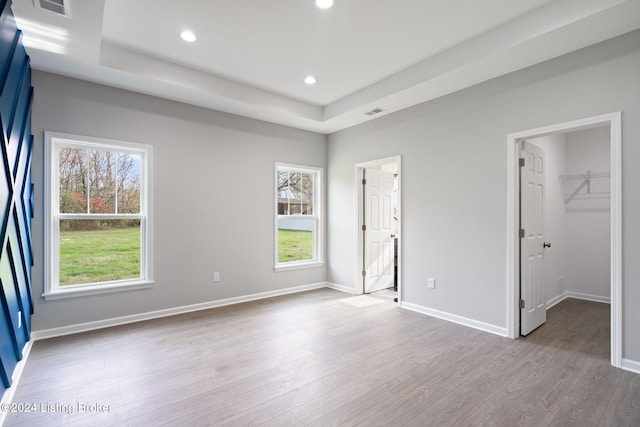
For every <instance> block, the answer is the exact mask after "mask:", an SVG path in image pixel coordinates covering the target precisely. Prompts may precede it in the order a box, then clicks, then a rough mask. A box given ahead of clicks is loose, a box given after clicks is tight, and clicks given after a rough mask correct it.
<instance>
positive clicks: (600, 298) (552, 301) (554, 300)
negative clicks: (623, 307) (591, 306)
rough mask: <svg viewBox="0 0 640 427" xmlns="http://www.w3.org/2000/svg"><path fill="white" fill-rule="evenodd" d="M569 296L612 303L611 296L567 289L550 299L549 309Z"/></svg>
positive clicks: (548, 302)
mask: <svg viewBox="0 0 640 427" xmlns="http://www.w3.org/2000/svg"><path fill="white" fill-rule="evenodd" d="M567 298H575V299H581V300H585V301H593V302H602V303H605V304H611V298H610V297H603V296H600V295H592V294H585V293H582V292H571V291H565V292H563V293H562V294H560V295H558V296H556V297H553V298H551V299H550V300H549V301H547V310H549V309H550V308H551V307H553V306H554V305H557V304H559V303H561V302H562V301H564V300H566V299H567Z"/></svg>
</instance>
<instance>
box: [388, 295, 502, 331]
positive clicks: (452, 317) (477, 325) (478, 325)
mask: <svg viewBox="0 0 640 427" xmlns="http://www.w3.org/2000/svg"><path fill="white" fill-rule="evenodd" d="M400 307H402V308H404V309H406V310H411V311H415V312H417V313H422V314H426V315H427V316H431V317H437V318H438V319H442V320H446V321H448V322H453V323H457V324H459V325H462V326H467V327H470V328H474V329H479V330H481V331H484V332H489V333H490V334H494V335H499V336H501V337H506V336H507V329H506V328H503V327H501V326H497V325H492V324H490V323H484V322H480V321H477V320H473V319H469V318H467V317H463V316H458V315H457V314H451V313H447V312H445V311H440V310H435V309H432V308H428V307H424V306H421V305H417V304H411V303H408V302H403V303H400Z"/></svg>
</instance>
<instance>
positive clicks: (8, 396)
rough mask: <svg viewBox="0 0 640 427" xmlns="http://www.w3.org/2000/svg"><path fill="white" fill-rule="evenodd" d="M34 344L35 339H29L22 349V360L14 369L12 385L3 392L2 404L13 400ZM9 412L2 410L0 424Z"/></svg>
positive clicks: (0, 424) (2, 423)
mask: <svg viewBox="0 0 640 427" xmlns="http://www.w3.org/2000/svg"><path fill="white" fill-rule="evenodd" d="M32 346H33V339H32V340H31V341H28V342H27V343H26V344H25V346H24V348H23V349H22V360H20V361H19V362H18V364H17V365H16V368H15V369H14V370H13V375H11V387H9V388H7V389H5V391H4V393H3V394H2V401H1V402H0V404H4V403H12V402H13V396H14V395H15V393H16V389H17V388H18V383H19V382H20V378H21V377H22V372H23V371H24V367H25V366H26V364H27V359H28V358H29V354H31V347H32ZM8 413H9V412H8V411H0V426H2V425H4V420H5V418H6V417H7V414H8Z"/></svg>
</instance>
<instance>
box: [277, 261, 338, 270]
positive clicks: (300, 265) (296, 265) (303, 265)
mask: <svg viewBox="0 0 640 427" xmlns="http://www.w3.org/2000/svg"><path fill="white" fill-rule="evenodd" d="M325 264H326V263H325V262H324V261H310V262H292V263H287V264H278V265H276V266H275V267H273V271H288V270H301V269H303V268H318V267H324V266H325Z"/></svg>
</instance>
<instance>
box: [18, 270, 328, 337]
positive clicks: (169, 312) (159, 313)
mask: <svg viewBox="0 0 640 427" xmlns="http://www.w3.org/2000/svg"><path fill="white" fill-rule="evenodd" d="M326 287H330V286H328V284H327V283H326V282H321V283H314V284H311V285H303V286H296V287H293V288H285V289H278V290H275V291H269V292H261V293H258V294H251V295H243V296H239V297H234V298H226V299H222V300H216V301H209V302H204V303H200V304H193V305H186V306H181V307H173V308H168V309H164V310H156V311H150V312H147V313H140V314H133V315H130V316H122V317H114V318H111V319H104V320H96V321H93V322H86V323H79V324H75V325H69V326H61V327H59V328H50V329H43V330H39V331H34V332H32V333H31V339H32V340H41V339H45V338H53V337H59V336H63V335H71V334H77V333H80V332H87V331H93V330H96V329H103V328H109V327H112V326H118V325H125V324H128V323H135V322H142V321H145V320H151V319H157V318H160V317H168V316H175V315H178V314H184V313H191V312H194V311H200V310H208V309H210V308H216V307H223V306H226V305H232V304H240V303H243V302H249V301H256V300H261V299H265V298H272V297H277V296H281V295H288V294H294V293H297V292H305V291H310V290H313V289H321V288H326Z"/></svg>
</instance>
